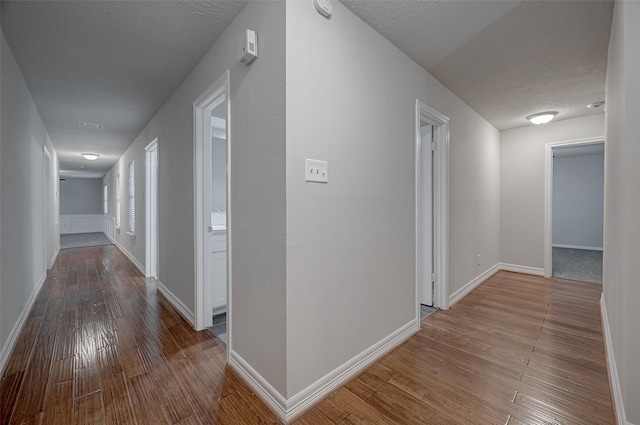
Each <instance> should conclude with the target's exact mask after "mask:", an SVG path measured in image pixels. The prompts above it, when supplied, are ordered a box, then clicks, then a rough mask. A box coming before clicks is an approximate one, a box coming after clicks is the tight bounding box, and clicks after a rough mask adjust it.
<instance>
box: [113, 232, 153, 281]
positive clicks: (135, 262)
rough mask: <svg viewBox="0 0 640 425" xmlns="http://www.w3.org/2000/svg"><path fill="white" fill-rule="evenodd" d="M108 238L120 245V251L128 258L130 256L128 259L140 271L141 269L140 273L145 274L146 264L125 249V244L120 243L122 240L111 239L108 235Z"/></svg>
mask: <svg viewBox="0 0 640 425" xmlns="http://www.w3.org/2000/svg"><path fill="white" fill-rule="evenodd" d="M107 239H110V240H111V242H113V243H114V244H115V245H116V246H117V247H118V249H119V250H120V251H122V253H123V254H124V255H126V256H127V258H128V259H129V260H130V261H131V262H132V263H133V265H134V266H136V269H138V271H140V273H142V276H145V271H144V266H143V265H142V264H141V263H140V261H138V260H137V259H136V257H134V256H133V254H132V253H130V252H129V251H127V250H126V249H125V247H124V246H122V245H121V244H120V242H118V241H117V240H115V239H111V238H110V237H109V236H107Z"/></svg>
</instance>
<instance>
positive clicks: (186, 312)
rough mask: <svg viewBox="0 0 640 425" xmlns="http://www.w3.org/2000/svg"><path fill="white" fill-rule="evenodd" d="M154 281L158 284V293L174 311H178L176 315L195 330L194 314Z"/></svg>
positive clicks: (165, 288) (161, 284) (160, 284)
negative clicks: (178, 314)
mask: <svg viewBox="0 0 640 425" xmlns="http://www.w3.org/2000/svg"><path fill="white" fill-rule="evenodd" d="M156 281H157V282H158V291H160V293H161V294H162V295H163V296H164V297H165V298H166V299H167V301H169V303H171V305H172V306H173V307H174V308H175V309H176V310H178V313H180V315H181V316H182V317H184V318H185V320H186V321H187V322H189V323H190V324H191V326H193V327H194V328H195V326H196V316H195V314H193V311H191V310H189V308H188V307H187V306H186V305H185V304H184V303H183V302H182V301H181V300H180V299H179V298H178V297H176V296H175V295H174V294H173V292H171V291H170V290H169V289H168V288H167V287H166V286H164V284H163V283H162V282H160V281H159V280H158V279H157V278H156Z"/></svg>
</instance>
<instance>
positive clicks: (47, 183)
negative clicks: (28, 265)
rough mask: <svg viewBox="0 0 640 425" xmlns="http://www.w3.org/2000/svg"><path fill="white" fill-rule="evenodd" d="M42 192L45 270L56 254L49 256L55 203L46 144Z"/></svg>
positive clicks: (49, 155)
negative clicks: (52, 199)
mask: <svg viewBox="0 0 640 425" xmlns="http://www.w3.org/2000/svg"><path fill="white" fill-rule="evenodd" d="M42 152H43V154H42V162H43V164H42V192H43V197H42V201H43V202H44V205H43V207H44V214H43V216H44V217H43V220H44V225H43V229H42V230H43V233H44V241H43V242H44V243H43V245H44V253H43V258H44V268H45V270H49V269H50V268H51V267H53V261H54V260H55V255H54V256H53V257H50V256H49V247H50V245H51V234H52V233H53V228H52V227H53V226H51V222H52V221H53V220H51V217H52V216H53V211H52V209H53V205H52V204H53V203H52V202H51V186H52V184H51V153H50V152H49V149H47V147H46V146H42Z"/></svg>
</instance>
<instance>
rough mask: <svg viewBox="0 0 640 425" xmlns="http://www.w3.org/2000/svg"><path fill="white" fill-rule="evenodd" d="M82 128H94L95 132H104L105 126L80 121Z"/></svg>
mask: <svg viewBox="0 0 640 425" xmlns="http://www.w3.org/2000/svg"><path fill="white" fill-rule="evenodd" d="M78 125H79V126H80V127H86V128H93V129H94V130H102V129H103V128H104V126H103V125H102V124H96V123H92V122H85V121H78Z"/></svg>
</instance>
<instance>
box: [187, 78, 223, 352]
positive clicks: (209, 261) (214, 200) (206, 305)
mask: <svg viewBox="0 0 640 425" xmlns="http://www.w3.org/2000/svg"><path fill="white" fill-rule="evenodd" d="M228 93H229V71H227V72H226V73H225V75H223V76H222V77H220V78H219V79H218V80H217V81H216V82H215V83H214V84H213V85H212V86H211V87H209V89H207V90H206V91H205V92H204V93H203V94H202V96H200V97H199V98H198V99H197V100H196V102H195V103H194V113H195V158H194V161H195V171H196V175H195V190H196V193H195V201H196V207H195V211H196V229H195V231H196V285H197V287H196V329H197V330H202V329H205V328H208V329H209V330H211V331H212V332H213V333H214V334H215V335H216V336H217V337H218V338H219V339H220V340H222V341H223V342H224V343H226V344H229V342H230V340H231V338H230V336H231V335H230V333H229V329H230V326H229V324H230V312H231V302H230V296H229V295H230V290H229V287H230V282H231V279H230V273H229V270H230V267H229V264H230V261H231V255H230V254H231V251H230V245H231V244H230V240H229V236H230V231H231V227H230V205H229V185H230V182H229V178H228V176H229V149H228V147H229V108H230V104H229V96H228Z"/></svg>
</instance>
